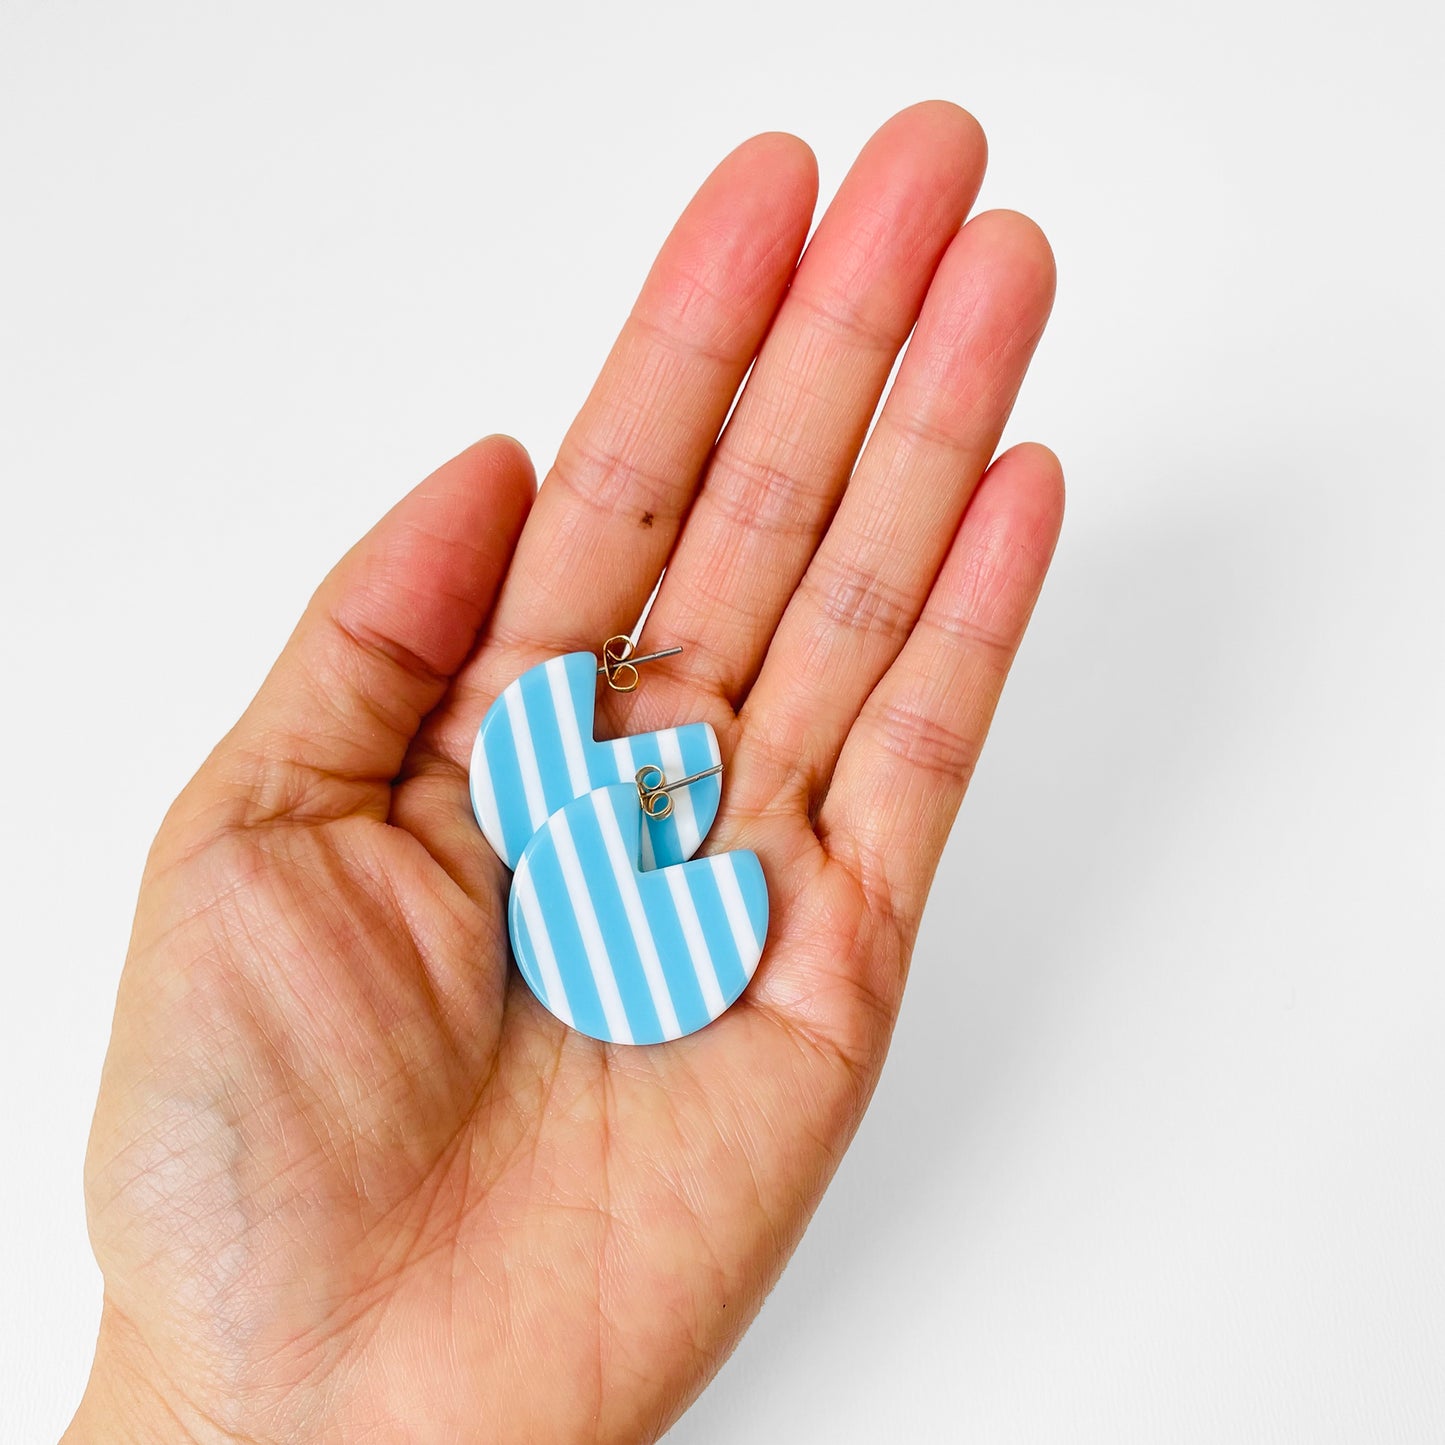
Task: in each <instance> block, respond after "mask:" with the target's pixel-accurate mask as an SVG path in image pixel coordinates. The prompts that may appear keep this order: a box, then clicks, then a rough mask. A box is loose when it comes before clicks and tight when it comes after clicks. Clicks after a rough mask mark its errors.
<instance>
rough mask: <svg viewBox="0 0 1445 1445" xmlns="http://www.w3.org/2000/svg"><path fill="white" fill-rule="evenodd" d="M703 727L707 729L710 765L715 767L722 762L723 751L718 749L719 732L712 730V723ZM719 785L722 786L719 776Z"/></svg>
mask: <svg viewBox="0 0 1445 1445" xmlns="http://www.w3.org/2000/svg"><path fill="white" fill-rule="evenodd" d="M703 727H705V728H706V729H707V755H708V758H709V759H710V761H709V764H708V766H709V767H713V768H715V767H717V765H718V764H719V763H720V762H722V753H721V752H720V751H719V750H718V745H717V734H716V733H715V732H714V731H713V730H712V724H711V723H704V724H703ZM718 787H722V778H721V777H719V778H718Z"/></svg>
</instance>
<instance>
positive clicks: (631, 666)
mask: <svg viewBox="0 0 1445 1445" xmlns="http://www.w3.org/2000/svg"><path fill="white" fill-rule="evenodd" d="M681 651H682V648H680V647H664V648H663V649H662V650H661V651H660V652H647V653H644V654H643V655H642V656H641V657H634V656H633V655H632V653H633V642H632V639H631V638H630V637H629V636H628V635H627V634H626V633H625V632H619V633H618V634H617V635H616V636H615V637H609V638H608V639H607V641H606V642H604V643H603V644H602V666H601V667H599V668H598V669H597V675H598V677H605V678H606V679H607V686H608V687H610V688H611V689H612V691H613V692H633V691H635V690H636V688H637V683H638V674H637V669H638V668H639V667H640V666H641V665H642V664H643V663H644V662H656V661H658V659H659V658H663V657H676V656H677V655H678V654H679V653H680V652H681Z"/></svg>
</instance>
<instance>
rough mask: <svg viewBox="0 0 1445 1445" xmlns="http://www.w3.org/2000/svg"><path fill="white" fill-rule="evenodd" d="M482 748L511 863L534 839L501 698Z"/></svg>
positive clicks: (494, 710)
mask: <svg viewBox="0 0 1445 1445" xmlns="http://www.w3.org/2000/svg"><path fill="white" fill-rule="evenodd" d="M482 748H483V752H484V754H485V756H486V760H487V771H488V772H489V773H490V774H491V779H492V789H493V791H494V792H495V794H496V797H497V815H498V817H500V818H501V820H502V840H503V842H504V843H505V844H506V850H507V860H508V861H510V862H515V861H516V860H517V858H518V857H520V856H521V852H522V848H523V846H524V845H525V844H526V842H527V839H528V838H530V837H531V836H532V822H531V819H530V818H529V817H528V815H527V799H526V797H525V796H524V794H523V792H522V775H521V773H520V772H519V771H518V768H517V745H516V742H515V741H514V740H513V737H512V720H511V718H510V717H508V716H507V708H506V704H505V702H503V701H502V699H501V698H498V700H497V702H496V703H495V704H494V705H493V708H492V711H491V712H490V713H489V714H488V715H487V724H486V733H485V736H484V738H483V741H482Z"/></svg>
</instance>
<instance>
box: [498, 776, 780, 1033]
mask: <svg viewBox="0 0 1445 1445" xmlns="http://www.w3.org/2000/svg"><path fill="white" fill-rule="evenodd" d="M720 772H721V765H719V764H714V765H713V766H712V767H711V768H709V769H707V770H706V771H705V772H704V773H703V774H701V775H700V776H699V777H698V778H696V779H693V778H681V779H679V780H678V782H676V783H668V782H667V781H666V779H665V777H664V775H663V774H662V773H661V771H660V770H659V769H657V768H656V767H655V766H653V767H643V768H639V769H638V771H637V774H636V777H635V779H634V780H633V781H630V782H625V783H613V784H610V785H608V786H606V787H601V788H595V789H593V790H592V791H591V792H589V793H587V794H586V795H584V796H582V797H579V798H575V799H573V800H572V801H571V802H568V803H565V804H564V805H563V806H562V807H561V808H559V809H558V810H557V811H556V812H554V813H553V814H552V815H551V816H550V817H548V818H547V819H546V820H545V821H544V822H543V823H542V825H541V827H539V828H538V829H537V830H536V832H535V833H534V834H533V836H532V837H531V838H530V839H529V840H528V842H527V844H526V846H525V847H524V848H523V849H522V854H521V857H520V859H519V860H518V863H517V869H516V872H515V874H514V875H513V878H512V892H511V898H510V902H509V906H508V910H507V923H508V928H509V930H510V933H511V937H512V953H513V955H514V956H515V958H516V960H517V966H518V968H519V969H520V971H521V974H522V977H523V978H524V979H525V980H526V981H527V985H528V987H529V988H530V989H531V990H532V992H533V993H534V994H535V995H536V996H537V998H538V1000H539V1001H540V1002H541V1003H542V1005H543V1006H544V1007H545V1008H547V1009H548V1010H549V1011H550V1012H551V1013H552V1014H554V1015H555V1016H556V1017H557V1018H559V1019H561V1020H562V1022H563V1023H565V1024H567V1025H568V1026H569V1027H571V1028H574V1029H577V1030H578V1031H580V1032H581V1033H584V1034H589V1035H591V1037H593V1038H595V1039H602V1040H604V1041H606V1042H610V1043H622V1044H653V1043H662V1042H663V1041H665V1040H667V1039H675V1038H678V1037H680V1036H681V1035H683V1034H690V1033H693V1032H695V1031H696V1030H697V1029H700V1028H702V1027H703V1026H704V1025H706V1024H709V1023H711V1022H712V1021H713V1020H714V1019H715V1018H717V1017H718V1016H719V1015H720V1014H721V1013H722V1012H723V1011H724V1010H725V1009H727V1008H728V1007H729V1006H730V1005H732V1004H733V1003H734V1002H736V1000H737V999H738V997H739V996H740V995H741V994H742V992H743V990H744V989H745V988H746V987H747V985H748V981H749V980H750V979H751V978H752V976H753V972H754V970H755V969H756V968H757V965H758V960H759V959H760V958H761V957H762V952H763V942H764V940H765V938H766V937H767V931H768V889H767V883H766V882H765V881H764V878H763V869H762V864H761V863H759V862H758V857H757V854H756V853H751V852H744V851H739V852H733V853H716V854H712V855H710V856H708V857H706V858H695V859H693V860H691V861H690V862H678V863H672V864H668V865H665V866H659V867H657V868H646V867H644V866H643V860H642V851H643V840H644V838H645V836H646V820H665V819H667V818H668V817H669V816H671V815H673V814H674V813H675V811H676V809H675V806H674V798H681V797H682V796H683V794H684V793H685V791H686V787H685V785H687V784H692V783H706V782H708V781H711V780H712V779H713V778H715V777H716V775H717V774H718V773H720Z"/></svg>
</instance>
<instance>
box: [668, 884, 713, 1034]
mask: <svg viewBox="0 0 1445 1445" xmlns="http://www.w3.org/2000/svg"><path fill="white" fill-rule="evenodd" d="M699 866H701V865H699ZM662 876H663V877H664V878H666V879H667V886H668V888H670V889H671V890H672V901H673V902H674V903H675V904H676V905H677V921H678V922H679V923H680V924H681V925H682V936H683V937H684V938H685V939H686V940H687V951H688V955H689V956H690V957H691V959H692V971H693V972H694V973H695V974H696V975H697V986H698V988H699V989H701V990H702V1001H703V1002H704V1003H705V1004H706V1005H707V1011H708V1015H709V1017H711V1018H717V1016H718V1015H719V1014H720V1013H722V1011H723V1010H724V1009H725V1008H726V1007H727V1002H726V1000H725V999H724V998H723V992H722V985H721V984H720V983H719V982H718V981H717V969H716V968H715V967H714V966H713V961H712V954H711V953H710V952H709V951H708V946H707V939H706V937H705V936H704V935H703V931H702V920H701V919H700V918H699V917H698V916H697V905H696V904H695V903H694V902H693V901H692V893H691V891H690V890H689V889H688V886H687V869H686V868H684V867H681V866H679V867H677V868H664V869H663V870H662Z"/></svg>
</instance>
